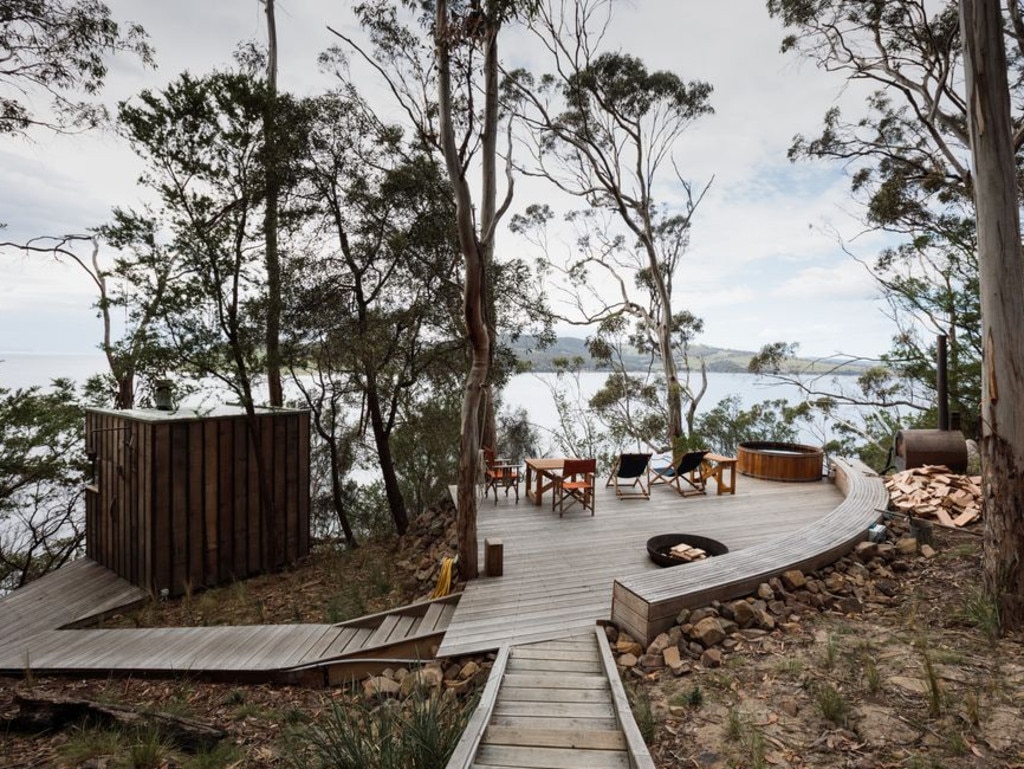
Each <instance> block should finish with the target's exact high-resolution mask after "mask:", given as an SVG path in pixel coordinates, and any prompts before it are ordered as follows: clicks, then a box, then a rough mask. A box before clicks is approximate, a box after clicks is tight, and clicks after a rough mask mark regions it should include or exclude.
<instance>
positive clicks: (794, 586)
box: [782, 569, 807, 591]
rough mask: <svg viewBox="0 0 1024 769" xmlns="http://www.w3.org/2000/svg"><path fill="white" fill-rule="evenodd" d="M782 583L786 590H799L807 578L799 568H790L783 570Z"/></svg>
mask: <svg viewBox="0 0 1024 769" xmlns="http://www.w3.org/2000/svg"><path fill="white" fill-rule="evenodd" d="M782 584H783V586H784V587H785V588H786V589H787V590H790V591H793V590H799V589H800V588H802V587H803V586H804V585H806V584H807V578H806V577H805V576H804V573H803V572H802V571H800V570H799V569H790V570H789V571H787V572H783V574H782Z"/></svg>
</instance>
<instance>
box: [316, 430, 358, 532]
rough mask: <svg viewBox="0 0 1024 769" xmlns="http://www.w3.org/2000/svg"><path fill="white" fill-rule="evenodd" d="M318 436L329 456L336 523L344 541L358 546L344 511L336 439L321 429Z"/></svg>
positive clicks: (343, 496)
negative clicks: (324, 442)
mask: <svg viewBox="0 0 1024 769" xmlns="http://www.w3.org/2000/svg"><path fill="white" fill-rule="evenodd" d="M320 437H321V438H323V439H324V441H326V443H327V450H328V451H329V452H330V456H331V497H332V498H333V500H334V511H335V512H336V513H337V514H338V523H339V524H341V530H342V532H343V533H344V534H345V542H346V543H347V544H348V546H349V547H351V548H353V549H354V548H357V547H359V542H358V541H357V540H356V535H355V533H354V532H353V531H352V525H351V524H350V523H349V522H348V514H347V513H346V512H345V495H344V493H343V492H342V488H341V462H339V461H338V453H339V450H338V440H337V438H335V437H334V435H333V434H332V435H328V434H327V432H326V431H321V432H320Z"/></svg>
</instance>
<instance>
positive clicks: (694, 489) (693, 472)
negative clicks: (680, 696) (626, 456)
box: [651, 451, 708, 497]
mask: <svg viewBox="0 0 1024 769" xmlns="http://www.w3.org/2000/svg"><path fill="white" fill-rule="evenodd" d="M707 453H708V452H707V451H687V452H686V453H685V454H681V455H680V456H678V457H677V458H676V460H675V462H674V463H673V464H671V465H666V466H664V467H655V466H653V465H652V466H651V485H654V484H656V483H664V484H667V485H669V486H671V487H672V488H674V489H675V490H676V491H678V492H679V494H680V496H684V497H689V496H696V495H697V494H706V493H707V492H706V491H705V488H704V484H705V478H704V474H703V473H702V472H701V471H700V470H701V465H702V464H703V463H704V457H705V455H706V454H707ZM684 484H685V485H684Z"/></svg>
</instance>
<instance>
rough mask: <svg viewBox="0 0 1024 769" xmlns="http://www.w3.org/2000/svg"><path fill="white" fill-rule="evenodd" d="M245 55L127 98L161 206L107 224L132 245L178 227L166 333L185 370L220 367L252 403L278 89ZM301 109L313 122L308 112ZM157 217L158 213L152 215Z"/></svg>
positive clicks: (133, 135) (146, 178)
mask: <svg viewBox="0 0 1024 769" xmlns="http://www.w3.org/2000/svg"><path fill="white" fill-rule="evenodd" d="M240 59H241V61H240V66H239V69H238V70H236V71H231V72H217V73H214V74H211V75H208V76H206V77H202V78H195V77H193V76H192V75H190V74H188V73H185V74H183V75H181V76H180V77H179V78H178V79H177V80H175V81H174V82H172V83H171V84H170V85H169V86H168V87H167V88H166V89H165V90H164V91H163V92H161V93H153V92H151V91H144V92H142V93H141V94H140V95H139V96H138V97H137V99H136V100H135V102H133V103H122V104H121V105H120V109H119V122H120V125H121V128H122V130H123V132H124V133H125V135H126V136H127V138H128V139H129V141H130V142H131V144H132V147H133V149H134V150H135V151H136V153H137V154H139V155H140V157H141V158H142V159H143V160H144V161H145V162H146V163H147V166H148V170H147V171H146V172H145V173H144V175H143V177H142V181H143V183H144V184H146V186H148V187H149V188H150V189H152V190H153V191H154V192H155V193H157V195H158V196H159V198H160V208H159V209H156V210H154V211H151V212H135V211H118V212H116V219H115V223H114V224H113V225H111V227H110V228H108V229H107V230H106V231H105V232H106V233H107V234H108V236H109V237H111V238H112V239H114V240H115V242H118V243H119V244H120V245H121V246H122V247H131V246H135V247H137V248H149V247H151V246H150V243H151V242H153V239H154V233H158V232H163V233H166V235H167V237H168V238H169V242H168V243H167V245H166V246H165V248H166V249H167V250H168V251H169V252H170V253H173V254H175V255H176V256H177V258H178V259H179V260H180V261H179V263H178V268H177V274H176V278H177V280H176V281H175V291H174V292H172V293H169V294H167V295H166V296H165V300H166V303H165V304H164V305H163V306H162V307H161V310H162V312H161V313H160V324H159V326H158V328H157V329H155V331H156V333H159V334H160V335H161V338H162V340H163V341H164V343H165V344H166V345H168V346H169V347H171V348H173V350H174V355H175V364H176V368H177V369H178V370H185V371H187V372H188V373H191V374H193V375H195V376H197V377H201V376H215V377H218V378H219V379H220V380H221V381H223V382H224V383H225V384H226V385H228V386H229V387H231V388H232V389H233V390H235V392H236V393H237V394H238V395H239V397H240V398H241V399H242V402H243V403H252V383H253V377H254V374H255V372H256V371H258V370H259V369H260V368H261V363H260V359H259V356H260V350H261V346H262V341H263V334H262V332H261V331H260V329H261V327H262V321H261V317H260V312H259V301H260V297H261V293H262V273H261V271H260V269H259V266H260V261H259V259H258V256H259V253H260V251H261V249H262V236H261V232H260V222H261V219H260V217H259V216H257V211H258V207H259V205H260V203H261V200H262V196H263V193H264V191H265V190H264V186H263V184H262V182H261V178H262V164H261V160H260V146H261V132H260V126H261V121H262V115H263V100H264V98H265V96H266V94H265V91H264V88H263V85H262V81H261V80H260V79H259V78H258V76H257V73H256V71H254V70H255V63H254V62H252V61H248V62H246V61H245V59H244V57H240ZM292 118H293V121H292V122H293V124H298V125H299V126H301V124H302V121H300V120H299V116H298V115H297V114H294V115H292ZM147 219H150V220H155V225H150V226H148V227H147V226H146V224H145V222H146V220H147ZM144 274H145V273H144ZM137 287H138V288H140V289H142V288H144V287H145V286H137Z"/></svg>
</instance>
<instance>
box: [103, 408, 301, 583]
mask: <svg viewBox="0 0 1024 769" xmlns="http://www.w3.org/2000/svg"><path fill="white" fill-rule="evenodd" d="M131 414H132V412H109V411H89V412H87V414H86V441H87V446H86V448H87V451H89V452H95V457H96V459H95V472H94V477H93V480H92V483H90V484H89V486H87V493H86V532H87V541H86V549H87V553H88V555H89V557H91V558H93V559H94V560H96V561H97V562H98V563H101V564H103V565H104V566H106V567H107V568H109V569H111V570H112V571H114V572H116V573H117V574H119V575H121V576H122V577H124V578H125V579H127V580H129V581H130V582H132V583H133V584H136V585H139V586H140V587H143V588H144V589H147V590H149V591H150V592H152V593H154V594H159V593H160V592H161V591H163V590H167V591H168V593H169V594H170V595H179V594H182V593H184V592H185V591H186V590H189V589H193V588H198V587H204V586H206V587H208V586H213V585H218V584H223V583H226V582H230V581H232V580H234V579H240V578H244V577H249V576H253V575H255V574H262V573H265V572H270V571H275V570H278V569H281V568H282V567H284V566H286V565H287V564H289V563H292V562H294V561H295V560H297V559H299V558H301V557H303V556H305V555H307V554H308V553H309V544H310V543H309V414H308V413H307V412H300V411H286V412H273V413H265V414H259V415H258V416H257V417H256V425H257V435H255V436H253V435H251V434H250V428H249V425H248V422H247V420H246V419H245V417H244V416H241V415H240V416H234V417H215V418H196V419H169V420H166V421H156V420H154V419H153V418H152V417H150V416H147V417H146V418H141V419H140V418H135V417H132V416H131ZM254 438H255V441H254ZM257 452H258V454H257ZM261 463H262V470H263V472H262V474H261V473H260V467H261ZM264 483H265V491H266V494H267V497H268V499H269V502H270V504H269V507H268V508H267V509H264V506H263V505H262V504H261V491H262V490H263V488H264Z"/></svg>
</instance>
